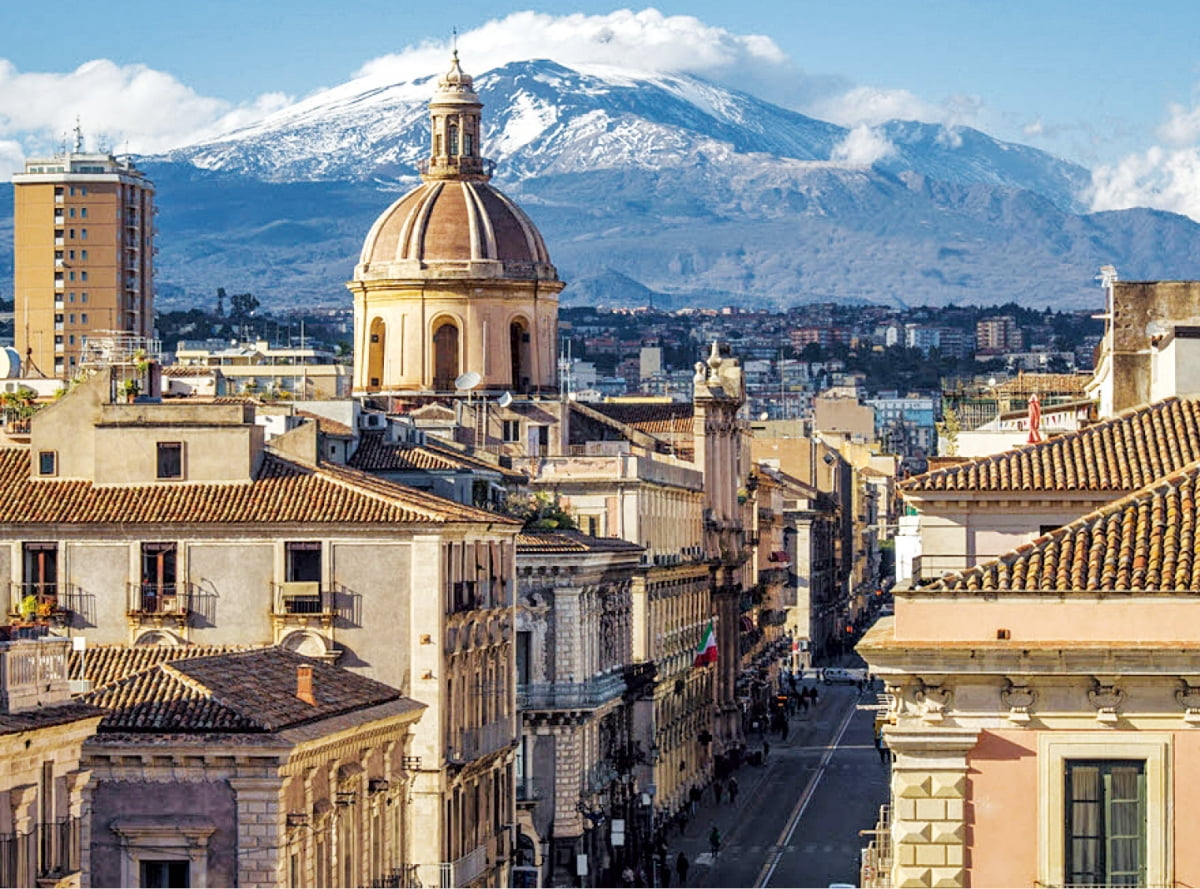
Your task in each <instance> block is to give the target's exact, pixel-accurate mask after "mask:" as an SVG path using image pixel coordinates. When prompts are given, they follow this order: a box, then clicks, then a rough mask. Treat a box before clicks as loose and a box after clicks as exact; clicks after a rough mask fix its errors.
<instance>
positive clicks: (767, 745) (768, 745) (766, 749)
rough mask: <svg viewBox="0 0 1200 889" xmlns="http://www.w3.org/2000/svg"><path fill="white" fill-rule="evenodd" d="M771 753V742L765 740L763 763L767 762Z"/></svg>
mask: <svg viewBox="0 0 1200 889" xmlns="http://www.w3.org/2000/svg"><path fill="white" fill-rule="evenodd" d="M770 752H771V742H770V741H768V740H767V739H766V738H763V762H766V761H767V756H768V755H769V754H770Z"/></svg>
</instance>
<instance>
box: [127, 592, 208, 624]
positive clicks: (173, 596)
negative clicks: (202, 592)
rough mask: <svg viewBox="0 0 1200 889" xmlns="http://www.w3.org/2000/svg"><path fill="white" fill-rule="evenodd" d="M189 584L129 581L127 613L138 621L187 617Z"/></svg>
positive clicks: (155, 621)
mask: <svg viewBox="0 0 1200 889" xmlns="http://www.w3.org/2000/svg"><path fill="white" fill-rule="evenodd" d="M191 596H192V588H191V584H186V583H131V584H128V605H127V613H128V615H130V618H132V619H134V620H137V621H138V623H143V621H150V623H161V621H162V620H163V619H166V618H174V619H176V620H182V619H186V618H187V613H188V611H191Z"/></svg>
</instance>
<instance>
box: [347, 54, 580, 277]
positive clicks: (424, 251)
mask: <svg viewBox="0 0 1200 889" xmlns="http://www.w3.org/2000/svg"><path fill="white" fill-rule="evenodd" d="M482 109H483V103H481V102H480V101H479V96H478V95H477V94H476V93H475V87H474V83H473V82H472V80H471V76H470V75H469V74H466V73H464V72H463V70H462V68H461V67H460V66H459V63H458V52H457V51H455V53H454V57H453V59H452V61H451V65H450V70H449V71H447V72H446V73H445V74H443V75H442V77H441V78H439V80H438V84H437V89H436V90H435V92H434V94H433V98H432V99H431V100H430V102H429V113H430V123H431V126H430V135H431V137H432V138H431V144H430V154H429V157H428V158H427V159H426V160H425V161H423V162H422V164H421V179H422V180H423V182H422V184H421V185H419V186H417V187H416V188H414V189H413V190H412V191H410V192H409V193H408V194H406V195H405V196H404V197H402V198H400V200H398V201H396V203H394V204H392V206H390V207H388V208H387V209H386V210H385V211H384V212H383V215H381V216H380V217H379V218H378V219H377V220H376V221H375V224H374V225H373V226H371V231H370V232H369V233H368V234H367V240H366V242H365V243H364V244H363V250H362V255H361V256H360V257H359V264H358V267H357V268H356V269H355V273H354V277H355V280H358V281H380V280H413V279H428V278H492V279H509V280H518V281H555V282H557V281H558V273H557V272H556V271H555V269H554V266H553V265H551V264H550V254H549V253H547V252H546V244H545V242H544V241H543V240H542V236H541V233H539V232H538V230H537V226H535V225H534V224H533V222H532V221H531V220H530V218H529V217H528V216H526V215H525V213H524V211H522V210H521V208H520V207H518V206H517V205H516V204H515V203H513V201H512V200H511V199H509V198H508V197H507V196H505V195H504V194H503V193H502V192H501V191H500V190H499V189H497V188H494V187H493V186H492V185H490V184H489V182H488V180H490V179H491V177H492V162H491V161H489V160H487V159H486V158H484V157H482V156H481V155H480V154H479V141H480V133H481V131H482V125H481V121H482V116H481V111H482Z"/></svg>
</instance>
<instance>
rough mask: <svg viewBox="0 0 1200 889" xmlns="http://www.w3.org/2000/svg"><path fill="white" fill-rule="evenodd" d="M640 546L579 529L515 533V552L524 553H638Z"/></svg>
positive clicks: (640, 549)
mask: <svg viewBox="0 0 1200 889" xmlns="http://www.w3.org/2000/svg"><path fill="white" fill-rule="evenodd" d="M642 549H643V548H642V547H641V546H638V544H636V543H630V542H629V541H628V540H622V539H621V538H619V537H591V536H589V535H587V534H582V533H580V532H579V531H526V532H524V533H522V534H518V535H517V552H518V553H523V554H525V555H537V554H539V553H540V554H555V553H626V552H628V553H640V552H641V551H642Z"/></svg>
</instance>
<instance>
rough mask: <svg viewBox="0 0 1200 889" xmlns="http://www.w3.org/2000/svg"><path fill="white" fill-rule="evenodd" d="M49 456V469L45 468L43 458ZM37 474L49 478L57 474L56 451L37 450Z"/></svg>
mask: <svg viewBox="0 0 1200 889" xmlns="http://www.w3.org/2000/svg"><path fill="white" fill-rule="evenodd" d="M47 457H49V458H50V469H49V470H47V469H46V464H45V462H44V461H45V460H46V458H47ZM38 475H39V476H41V477H42V478H50V477H52V476H56V475H58V451H38Z"/></svg>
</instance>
